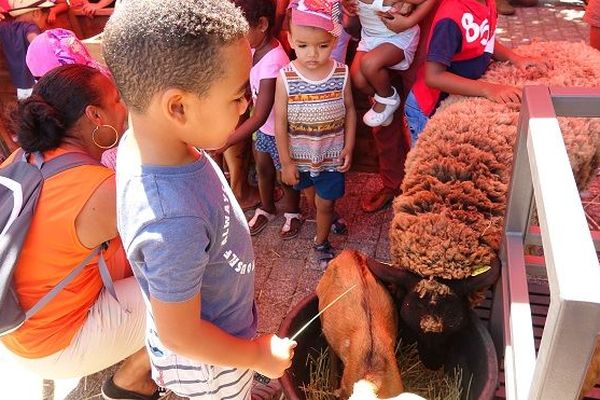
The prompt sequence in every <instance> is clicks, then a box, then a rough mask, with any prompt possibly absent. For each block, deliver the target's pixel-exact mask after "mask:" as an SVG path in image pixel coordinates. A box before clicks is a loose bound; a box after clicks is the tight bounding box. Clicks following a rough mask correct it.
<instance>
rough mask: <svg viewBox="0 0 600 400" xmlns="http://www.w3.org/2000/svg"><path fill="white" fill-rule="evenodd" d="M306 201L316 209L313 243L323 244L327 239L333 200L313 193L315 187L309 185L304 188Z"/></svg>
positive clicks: (331, 217)
mask: <svg viewBox="0 0 600 400" xmlns="http://www.w3.org/2000/svg"><path fill="white" fill-rule="evenodd" d="M304 195H305V196H306V199H307V200H308V203H309V204H310V205H311V206H313V207H314V208H315V209H316V210H317V237H316V238H315V244H317V245H319V244H323V243H325V242H326V241H327V240H328V239H329V232H330V229H331V224H332V223H333V214H334V207H335V201H333V200H325V199H323V198H321V197H319V195H318V194H316V193H315V187H314V186H311V187H309V188H306V189H305V190H304Z"/></svg>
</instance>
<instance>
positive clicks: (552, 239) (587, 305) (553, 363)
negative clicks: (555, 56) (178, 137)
mask: <svg viewBox="0 0 600 400" xmlns="http://www.w3.org/2000/svg"><path fill="white" fill-rule="evenodd" d="M557 116H573V117H600V89H582V88H573V89H564V88H548V87H542V86H530V87H526V88H525V89H524V97H523V103H522V108H521V114H520V116H519V125H518V130H517V135H518V136H517V140H516V144H515V155H514V160H513V171H512V179H511V183H510V188H509V195H508V203H507V211H506V217H505V222H504V235H503V241H502V246H501V250H500V258H501V260H502V277H501V279H500V281H499V283H498V284H497V287H496V291H495V295H494V302H493V307H492V318H491V326H490V327H491V330H492V336H493V337H494V341H495V343H496V348H497V349H498V352H499V354H502V353H504V370H505V384H506V398H507V399H508V400H525V399H536V400H537V399H539V400H542V399H543V400H554V399H556V400H569V399H577V398H578V395H579V391H580V390H581V385H582V384H583V379H584V377H585V374H586V371H587V367H588V364H589V361H590V358H591V355H592V352H593V349H594V346H595V343H596V338H597V335H598V332H600V265H599V264H598V258H597V255H596V250H595V248H594V242H593V240H592V235H591V234H590V231H589V228H588V225H587V221H586V218H585V214H584V212H583V207H582V205H581V200H580V197H579V193H578V190H577V187H576V185H575V179H574V177H573V172H572V170H571V165H570V163H569V159H568V157H567V152H566V149H565V145H564V142H563V138H562V134H561V131H560V127H559V125H558V120H557ZM534 198H535V202H534V201H533V200H534ZM534 204H535V207H536V210H537V215H538V219H539V222H540V231H539V233H540V235H539V236H541V244H542V245H543V248H544V255H545V265H546V272H547V276H548V281H549V284H550V307H549V309H548V315H547V317H546V324H545V327H544V332H543V335H542V341H541V344H540V348H539V352H538V354H537V357H536V353H535V343H534V336H533V327H532V318H531V307H530V303H529V293H528V288H527V275H526V271H525V264H526V261H525V256H524V243H525V241H526V238H527V236H532V235H531V233H530V232H529V229H530V227H529V221H530V216H531V214H532V211H533V207H534ZM533 236H537V235H535V234H534V235H533ZM594 236H598V235H597V234H596V235H594Z"/></svg>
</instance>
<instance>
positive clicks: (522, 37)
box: [0, 1, 600, 400]
mask: <svg viewBox="0 0 600 400" xmlns="http://www.w3.org/2000/svg"><path fill="white" fill-rule="evenodd" d="M583 13H584V8H583V3H582V2H559V1H557V2H544V3H540V6H538V7H531V8H517V12H516V15H514V16H500V19H499V24H498V29H497V36H498V39H499V40H500V41H501V42H502V43H503V44H505V45H507V46H509V47H517V46H519V45H523V44H528V43H531V42H532V41H535V40H539V41H548V40H566V41H582V40H583V41H587V38H588V34H589V30H588V27H587V25H586V24H585V23H583V22H582V16H583ZM594 186H595V187H598V188H599V189H598V191H599V192H600V184H598V180H597V182H595V184H594ZM379 187H380V181H379V178H378V176H377V175H376V174H368V173H356V172H353V173H350V174H348V179H347V194H346V196H345V197H344V198H343V199H342V200H340V201H339V203H338V206H337V208H338V211H339V213H340V214H341V215H342V216H343V217H344V218H345V219H346V220H347V222H348V227H349V232H348V235H346V236H340V235H332V236H331V241H332V244H333V246H334V247H335V248H336V249H343V248H354V249H358V250H361V251H363V252H364V253H366V254H368V255H369V256H372V257H376V258H378V259H380V260H384V261H385V260H388V259H389V254H388V246H389V240H388V234H387V232H388V230H389V224H390V221H391V216H392V213H391V211H390V210H389V209H388V210H384V211H381V212H378V213H375V214H369V215H367V214H364V213H363V212H362V211H361V210H360V206H359V204H360V199H361V196H362V195H363V194H364V193H371V192H373V191H374V190H376V189H377V188H379ZM597 199H598V195H597V194H596V195H593V194H592V195H589V198H587V199H586V204H587V205H586V207H587V206H589V207H590V209H592V208H594V207H597ZM303 212H304V213H305V215H306V216H307V220H306V222H305V224H304V226H303V228H302V232H301V234H300V235H299V237H298V238H296V239H294V240H291V241H285V242H284V241H282V240H281V239H280V238H279V237H278V230H279V228H280V227H281V225H282V224H283V217H281V216H280V217H278V218H277V219H275V220H274V221H273V222H271V223H270V225H269V226H268V227H267V228H266V229H265V230H264V231H263V232H262V233H261V234H260V235H259V236H257V237H255V238H254V239H253V243H254V248H255V252H256V299H257V303H258V309H259V315H260V322H259V332H260V333H270V332H276V331H277V329H278V327H279V324H280V323H281V321H282V319H283V318H284V317H285V315H286V314H287V313H288V311H289V309H290V308H291V307H293V306H294V305H295V304H296V303H297V302H298V301H300V300H301V299H302V298H303V297H305V296H306V295H307V294H309V293H310V292H312V291H313V290H314V288H315V286H316V284H317V282H318V281H319V279H320V277H321V274H322V271H321V270H320V269H319V268H318V266H317V265H315V263H314V262H313V261H312V260H313V257H312V256H313V254H312V238H313V237H314V234H315V221H314V213H313V212H312V211H310V210H308V208H307V206H306V203H305V202H304V201H303ZM596 224H597V222H596ZM113 370H114V367H113V368H111V369H109V370H105V371H102V372H100V373H98V374H95V375H92V376H89V377H86V378H83V379H82V380H81V381H80V382H79V385H77V383H76V382H74V381H70V382H56V383H55V386H56V387H57V388H58V389H60V390H61V391H62V392H64V393H68V392H69V391H70V389H71V388H73V387H75V386H77V387H75V389H73V391H72V392H71V393H70V394H68V395H67V396H66V397H64V395H58V393H57V396H54V398H55V399H57V400H58V399H61V398H66V399H71V400H75V399H77V400H80V399H99V398H100V395H99V386H100V383H101V381H102V380H103V379H104V378H105V377H107V376H109V375H110V373H111V372H112V371H113ZM9 373H11V374H12V375H9ZM9 376H10V378H8V379H7V377H9ZM19 377H21V378H23V379H21V380H19ZM0 379H4V380H7V381H8V380H10V382H3V381H2V382H1V383H2V387H3V389H2V390H3V395H2V398H3V399H11V400H12V399H19V400H21V399H25V400H37V399H39V398H41V397H42V396H41V395H40V394H39V393H41V391H42V390H41V389H42V386H41V385H42V383H41V381H40V380H36V379H35V378H33V377H30V376H28V377H23V375H22V374H21V373H17V372H15V370H14V368H12V367H8V366H7V365H6V363H4V364H3V363H2V359H1V356H0ZM36 385H37V386H36ZM52 386H53V385H52V383H51V382H48V381H46V385H45V389H46V390H45V395H44V396H43V398H45V399H51V398H52V394H51V392H52ZM11 387H12V389H13V390H12V391H11ZM32 390H33V391H32ZM57 392H58V390H57ZM36 393H37V394H36ZM170 399H171V400H175V399H177V397H176V396H173V395H172V396H170Z"/></svg>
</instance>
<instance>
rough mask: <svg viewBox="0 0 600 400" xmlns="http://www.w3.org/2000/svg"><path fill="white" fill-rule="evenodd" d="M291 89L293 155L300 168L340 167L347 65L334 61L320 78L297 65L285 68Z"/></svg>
mask: <svg viewBox="0 0 600 400" xmlns="http://www.w3.org/2000/svg"><path fill="white" fill-rule="evenodd" d="M281 75H282V77H283V81H284V83H285V87H286V90H287V93H288V106H287V120H288V134H289V144H290V157H291V158H292V161H293V162H294V164H296V166H297V167H298V170H299V171H301V172H310V174H311V175H312V176H316V175H318V174H319V173H320V172H321V171H337V168H338V167H339V166H340V165H342V161H341V160H340V159H339V158H340V153H341V152H342V149H343V148H344V121H345V117H346V106H345V105H344V88H345V87H346V81H347V80H348V67H347V66H346V65H344V64H342V63H339V62H337V61H334V64H333V66H332V68H331V72H330V73H329V74H328V75H327V77H326V78H325V79H323V80H321V81H318V82H316V81H312V80H310V79H307V78H306V77H304V76H303V75H302V74H301V73H300V72H299V71H298V70H297V69H296V67H295V66H294V63H293V62H292V63H290V64H288V65H287V66H286V67H284V68H282V70H281Z"/></svg>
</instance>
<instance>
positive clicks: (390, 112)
mask: <svg viewBox="0 0 600 400" xmlns="http://www.w3.org/2000/svg"><path fill="white" fill-rule="evenodd" d="M392 90H393V91H394V94H392V95H391V96H390V97H381V96H379V95H377V94H376V95H375V96H373V98H374V99H375V101H376V102H378V103H380V104H383V105H384V106H385V108H384V109H383V111H382V112H376V111H374V110H373V107H371V109H370V110H369V111H367V112H366V113H365V115H364V116H363V122H364V123H365V125H367V126H370V127H372V128H374V127H377V126H388V125H389V124H391V123H392V121H393V120H394V113H395V112H396V110H397V109H398V107H400V96H398V92H397V91H396V88H395V87H393V86H392Z"/></svg>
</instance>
